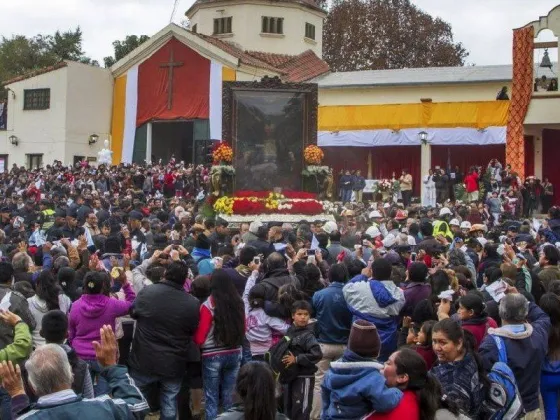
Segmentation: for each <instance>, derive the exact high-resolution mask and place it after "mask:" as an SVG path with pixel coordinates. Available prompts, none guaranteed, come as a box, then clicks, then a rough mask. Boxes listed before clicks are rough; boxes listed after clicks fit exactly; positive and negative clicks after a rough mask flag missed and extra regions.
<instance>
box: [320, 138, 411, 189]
mask: <svg viewBox="0 0 560 420" xmlns="http://www.w3.org/2000/svg"><path fill="white" fill-rule="evenodd" d="M322 149H323V151H324V152H325V160H324V162H323V163H324V164H325V165H328V166H330V167H331V168H333V172H334V174H335V182H338V175H339V173H340V171H341V170H345V169H350V170H357V169H359V170H361V171H362V175H363V176H364V177H366V178H367V175H368V165H367V160H368V154H369V152H370V150H371V163H372V177H373V179H383V178H387V179H391V175H392V174H393V172H395V173H396V174H397V177H399V176H400V174H401V171H402V170H403V169H408V170H409V171H410V174H411V175H412V179H413V183H414V195H419V194H420V146H418V147H416V146H400V147H398V146H387V147H372V148H366V147H322ZM337 185H338V183H337Z"/></svg>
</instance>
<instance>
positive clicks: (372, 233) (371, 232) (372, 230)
mask: <svg viewBox="0 0 560 420" xmlns="http://www.w3.org/2000/svg"><path fill="white" fill-rule="evenodd" d="M380 235H381V232H380V231H379V229H377V228H376V227H375V226H370V227H368V228H367V230H366V236H369V237H370V238H377V237H378V236H380Z"/></svg>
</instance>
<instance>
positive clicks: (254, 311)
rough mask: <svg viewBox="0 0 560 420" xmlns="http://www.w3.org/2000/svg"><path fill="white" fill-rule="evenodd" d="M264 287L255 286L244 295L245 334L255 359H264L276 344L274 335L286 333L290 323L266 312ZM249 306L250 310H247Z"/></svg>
mask: <svg viewBox="0 0 560 420" xmlns="http://www.w3.org/2000/svg"><path fill="white" fill-rule="evenodd" d="M264 299H265V297H264V288H262V287H253V288H252V289H251V290H250V291H249V296H247V297H246V296H244V300H246V301H245V308H246V317H247V318H246V319H247V321H246V322H247V330H246V333H245V336H246V337H247V340H248V341H249V344H250V345H251V354H252V356H253V360H261V361H262V360H264V355H265V353H266V352H267V351H268V349H270V347H271V346H272V345H273V344H274V343H273V341H274V336H276V335H282V336H283V335H284V334H286V331H287V330H288V327H289V326H290V324H288V323H287V322H285V321H284V320H282V319H280V318H276V317H271V316H268V315H267V314H266V313H265V312H264V309H263V308H264ZM247 308H248V310H247Z"/></svg>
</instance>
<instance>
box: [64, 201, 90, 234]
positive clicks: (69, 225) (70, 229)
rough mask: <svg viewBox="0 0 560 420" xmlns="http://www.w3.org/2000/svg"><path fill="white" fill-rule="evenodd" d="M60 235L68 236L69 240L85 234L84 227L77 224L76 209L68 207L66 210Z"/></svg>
mask: <svg viewBox="0 0 560 420" xmlns="http://www.w3.org/2000/svg"><path fill="white" fill-rule="evenodd" d="M61 232H62V237H63V238H68V239H69V240H70V241H73V240H74V239H78V237H80V236H82V235H84V234H85V231H84V228H83V227H80V226H78V209H77V208H76V207H69V208H68V210H67V211H66V223H65V224H64V226H62V229H61Z"/></svg>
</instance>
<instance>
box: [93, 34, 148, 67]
mask: <svg viewBox="0 0 560 420" xmlns="http://www.w3.org/2000/svg"><path fill="white" fill-rule="evenodd" d="M148 39H150V37H149V36H148V35H140V36H139V37H138V36H137V35H127V36H126V38H125V39H124V40H123V41H119V40H116V41H114V42H113V48H114V50H115V56H114V57H105V58H104V59H103V61H104V62H105V67H111V66H112V65H113V64H115V63H116V62H117V61H119V60H120V59H121V58H123V57H125V56H126V55H127V54H128V53H130V52H132V51H134V50H135V49H136V48H138V47H139V46H140V45H142V44H143V43H144V42H146V41H147V40H148Z"/></svg>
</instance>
